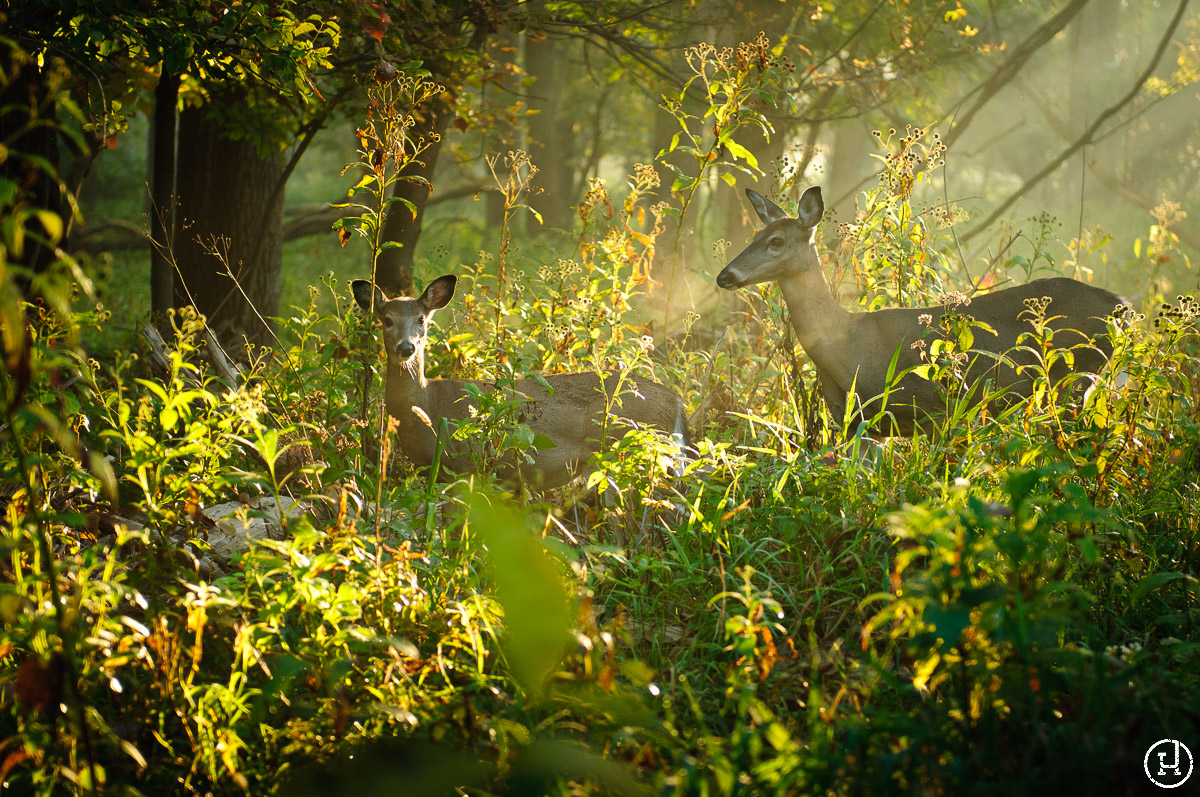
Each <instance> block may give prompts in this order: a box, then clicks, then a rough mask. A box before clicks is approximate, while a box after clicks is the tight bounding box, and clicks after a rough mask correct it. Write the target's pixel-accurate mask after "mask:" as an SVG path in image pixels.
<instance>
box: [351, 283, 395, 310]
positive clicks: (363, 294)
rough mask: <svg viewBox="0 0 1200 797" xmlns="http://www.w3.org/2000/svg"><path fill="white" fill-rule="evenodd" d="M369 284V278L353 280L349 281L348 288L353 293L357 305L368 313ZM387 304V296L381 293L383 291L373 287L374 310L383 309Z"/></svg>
mask: <svg viewBox="0 0 1200 797" xmlns="http://www.w3.org/2000/svg"><path fill="white" fill-rule="evenodd" d="M372 287H374V286H372V285H371V283H370V281H369V280H354V281H353V282H351V283H350V290H351V291H352V292H353V293H354V301H356V302H358V306H359V307H361V308H362V309H363V310H366V311H367V312H368V313H369V312H371V288H372ZM385 304H387V297H386V296H384V295H383V291H381V290H379V288H378V287H375V312H377V313H378V312H379V311H380V310H382V309H383V306H384V305H385Z"/></svg>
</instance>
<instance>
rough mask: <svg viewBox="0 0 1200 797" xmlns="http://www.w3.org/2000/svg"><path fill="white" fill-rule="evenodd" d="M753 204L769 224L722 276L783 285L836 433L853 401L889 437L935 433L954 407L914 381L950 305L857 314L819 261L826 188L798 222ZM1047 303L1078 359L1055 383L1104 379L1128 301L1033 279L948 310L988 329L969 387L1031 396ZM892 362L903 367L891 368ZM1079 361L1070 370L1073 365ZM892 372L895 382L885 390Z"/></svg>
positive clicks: (771, 206) (919, 379) (728, 285)
mask: <svg viewBox="0 0 1200 797" xmlns="http://www.w3.org/2000/svg"><path fill="white" fill-rule="evenodd" d="M746 196H747V197H748V198H749V200H750V203H751V205H752V206H753V207H754V210H755V212H756V213H757V214H758V217H759V218H760V219H761V220H762V222H763V224H765V225H766V226H765V227H763V228H762V229H761V230H759V232H758V233H757V234H756V235H755V236H754V239H753V240H752V241H751V243H750V244H749V246H747V247H746V249H745V250H744V251H742V252H741V254H739V255H738V256H737V257H735V258H734V259H733V260H732V261H730V262H729V264H728V265H726V266H725V268H724V269H723V270H722V271H721V273H720V274H718V275H717V285H718V286H720V287H721V288H724V289H726V290H734V289H737V288H744V287H746V286H749V285H757V284H759V283H763V282H772V281H774V282H778V283H779V287H780V289H781V291H782V293H783V300H784V302H785V303H786V304H787V307H788V314H789V315H790V316H791V323H792V328H793V329H794V330H795V332H796V337H797V339H798V340H799V342H800V345H801V347H802V348H803V349H804V351H805V353H806V354H807V355H808V357H809V359H811V360H812V362H813V364H814V365H815V366H816V369H817V374H818V376H819V378H820V383H821V395H822V396H823V398H824V399H825V404H826V406H827V408H828V410H829V414H830V417H831V418H832V419H833V420H834V422H835V424H840V423H841V422H842V419H843V418H845V417H846V408H847V401H851V402H853V404H852V405H851V410H852V411H853V412H854V413H855V414H856V415H857V417H858V418H859V419H860V420H865V419H870V418H873V417H875V413H864V412H863V408H864V407H866V406H867V405H868V404H870V403H872V402H875V407H876V408H878V407H879V406H880V404H881V403H882V399H883V397H885V396H886V406H885V407H883V409H884V414H883V419H884V420H883V421H882V423H877V424H875V428H877V429H878V428H879V427H880V426H881V425H882V426H883V427H884V428H883V430H882V431H884V432H885V433H887V434H892V435H900V436H912V435H913V434H914V433H915V432H916V431H918V430H922V429H926V430H927V429H930V428H932V427H933V425H934V424H933V422H932V421H933V419H934V418H935V417H936V416H937V415H938V414H940V413H942V412H944V411H945V409H946V405H945V398H944V391H940V390H939V389H938V388H939V386H938V384H937V382H936V381H933V380H930V379H926V378H924V377H923V376H921V375H920V374H918V373H916V372H914V371H913V370H911V369H914V368H916V367H918V366H920V365H921V364H922V359H921V356H922V346H921V344H920V343H917V344H916V345H915V346H914V343H915V342H916V341H918V340H919V339H920V338H921V337H922V334H923V333H925V332H926V328H927V327H932V328H933V329H937V328H938V324H939V322H940V321H941V320H942V317H943V316H944V314H945V313H946V312H947V311H948V308H947V307H946V306H941V307H923V308H921V307H916V308H887V309H882V310H876V311H873V312H852V311H850V310H847V309H845V308H843V307H842V306H841V305H840V304H839V303H838V301H837V299H835V298H834V296H833V292H832V291H831V290H830V289H829V284H828V283H827V282H826V280H825V275H824V273H823V272H822V269H821V260H820V258H819V256H818V254H817V249H816V245H815V242H814V237H815V236H814V233H815V230H816V227H817V224H818V223H819V222H820V221H821V217H822V215H823V214H824V212H825V203H824V201H823V200H822V198H821V189H820V187H818V186H813V187H811V188H809V189H808V190H806V191H805V192H804V194H803V196H801V198H800V203H799V207H798V209H797V213H796V216H795V217H792V216H789V215H788V214H787V212H786V211H784V210H783V208H781V207H780V206H779V205H777V204H776V203H774V202H772V201H771V200H769V199H767V198H766V197H764V196H762V195H761V194H759V193H758V192H757V191H755V190H753V189H747V190H746ZM1043 297H1048V298H1049V305H1048V306H1047V307H1046V309H1045V318H1046V319H1047V320H1048V324H1047V326H1048V328H1049V329H1050V330H1052V331H1053V346H1054V348H1055V349H1070V351H1071V356H1070V357H1069V358H1068V357H1058V358H1055V361H1054V363H1053V365H1052V366H1051V368H1050V370H1049V377H1050V380H1051V382H1052V383H1053V384H1054V385H1066V384H1070V383H1073V382H1078V381H1086V382H1087V383H1088V384H1091V383H1092V381H1093V379H1094V377H1090V376H1089V375H1094V374H1097V373H1098V372H1100V371H1102V370H1103V368H1104V366H1105V365H1106V364H1107V362H1108V360H1109V358H1110V357H1111V356H1112V351H1113V347H1112V342H1111V340H1109V338H1108V336H1107V331H1108V326H1107V321H1106V319H1107V318H1108V317H1109V316H1111V315H1114V313H1120V312H1123V311H1122V310H1117V308H1118V307H1128V302H1126V301H1125V300H1124V299H1122V298H1121V297H1120V296H1117V295H1116V294H1115V293H1111V292H1110V291H1107V290H1104V289H1103V288H1099V287H1096V286H1093V285H1088V284H1086V283H1083V282H1079V281H1078V280H1074V279H1070V278H1067V277H1053V278H1047V279H1037V280H1033V281H1031V282H1029V283H1026V284H1024V285H1018V286H1016V287H1012V288H1005V289H1003V290H998V291H994V292H991V293H985V294H982V295H977V296H975V297H973V298H972V299H971V300H970V303H969V304H968V305H963V306H959V307H954V308H949V309H950V310H953V311H954V312H958V313H960V314H962V315H969V316H971V317H973V318H974V320H975V321H977V322H982V323H984V324H987V325H988V326H989V327H991V329H992V330H994V334H992V333H991V332H989V331H987V330H986V329H985V328H982V327H979V328H976V329H974V330H972V331H973V337H974V345H973V348H972V349H971V352H970V354H971V355H972V357H973V359H972V360H971V362H970V365H969V367H968V368H967V369H966V372H965V379H964V382H963V385H964V387H968V388H969V387H971V386H974V385H978V384H980V383H981V382H983V381H985V380H988V379H990V380H991V381H992V393H991V396H990V397H997V398H1003V400H1006V401H1011V400H1012V399H1019V398H1021V397H1027V396H1029V395H1030V394H1031V393H1032V391H1033V389H1034V384H1035V379H1036V376H1037V368H1036V365H1037V362H1038V355H1037V353H1036V352H1035V351H1034V350H1033V349H1034V347H1033V346H1032V344H1031V343H1029V342H1028V340H1026V339H1023V338H1022V335H1023V334H1024V333H1027V332H1033V330H1034V327H1033V325H1032V324H1031V323H1030V320H1031V311H1030V304H1029V302H1035V303H1036V302H1040V301H1043ZM893 358H894V359H895V363H894V365H893ZM1068 360H1070V361H1071V362H1070V364H1068ZM889 371H890V372H891V373H892V375H893V381H892V384H891V385H890V386H889V385H888V374H889Z"/></svg>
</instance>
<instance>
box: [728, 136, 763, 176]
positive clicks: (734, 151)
mask: <svg viewBox="0 0 1200 797" xmlns="http://www.w3.org/2000/svg"><path fill="white" fill-rule="evenodd" d="M721 143H723V144H724V145H725V148H726V149H728V150H729V154H730V155H733V156H734V157H735V158H741V159H742V160H744V161H745V162H746V163H747V165H749V166H750V168H751V169H755V170H757V169H758V158H756V157H754V155H753V154H751V152H750V150H748V149H746V148H745V147H743V146H742V145H741V144H739V143H737V142H736V141H734V140H733V139H732V138H727V139H725V140H724V141H722V142H721Z"/></svg>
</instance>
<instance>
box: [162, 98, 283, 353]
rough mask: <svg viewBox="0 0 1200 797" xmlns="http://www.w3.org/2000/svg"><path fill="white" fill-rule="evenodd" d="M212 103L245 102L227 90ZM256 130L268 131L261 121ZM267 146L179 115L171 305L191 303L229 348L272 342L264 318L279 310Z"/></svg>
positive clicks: (271, 158)
mask: <svg viewBox="0 0 1200 797" xmlns="http://www.w3.org/2000/svg"><path fill="white" fill-rule="evenodd" d="M213 101H214V102H221V103H243V104H244V103H246V102H247V98H246V97H245V96H244V95H239V93H238V92H236V91H235V92H230V93H226V94H223V95H221V96H219V97H214V100H213ZM261 129H270V128H269V122H267V123H264V125H263V126H262V128H261ZM256 139H258V141H257V142H256ZM258 142H262V144H263V146H262V147H261V149H260V146H259V145H258ZM273 143H274V142H271V141H265V142H263V141H262V138H261V137H259V136H252V137H246V136H243V137H241V138H238V139H235V138H233V137H231V135H230V134H229V133H228V132H227V131H226V130H225V129H224V127H223V126H222V124H221V123H220V122H219V121H218V120H216V119H214V118H212V116H211V115H210V114H209V112H208V109H207V108H204V107H199V108H187V109H185V110H184V111H183V113H182V114H181V115H180V124H179V162H180V163H182V164H186V166H187V168H184V169H181V170H180V171H179V174H178V177H177V189H178V197H179V205H178V218H179V225H178V228H179V232H178V235H177V236H176V241H175V255H176V262H177V263H178V264H179V269H180V276H181V281H180V282H177V284H176V293H175V303H176V305H177V306H179V305H184V304H189V303H194V304H195V306H196V309H197V310H199V311H200V312H201V313H203V314H204V315H205V316H207V318H208V321H209V325H210V326H211V327H212V328H213V329H214V330H215V331H216V332H217V334H218V335H219V336H221V337H222V338H223V339H225V340H229V341H234V340H237V339H238V338H241V337H245V339H246V340H248V341H249V342H251V343H254V344H258V345H268V344H270V343H272V342H273V334H272V333H273V330H272V328H271V324H270V322H269V321H265V320H264V319H268V318H270V317H271V316H274V315H276V314H277V312H278V308H279V273H280V265H281V262H282V239H283V236H282V222H283V194H284V192H283V191H277V190H276V187H277V185H278V183H279V179H280V176H281V174H282V171H283V156H282V153H281V151H279V150H278V149H275V148H274V147H272V146H271V145H272V144H273ZM261 150H269V151H266V152H263V151H261ZM214 253H215V254H214ZM217 255H220V256H219V257H218V256H217ZM230 274H232V275H233V276H234V277H236V282H235V280H234V279H232V278H231V276H230ZM239 286H240V290H239ZM243 292H244V294H245V295H243ZM247 299H248V300H249V301H247ZM251 303H252V304H251Z"/></svg>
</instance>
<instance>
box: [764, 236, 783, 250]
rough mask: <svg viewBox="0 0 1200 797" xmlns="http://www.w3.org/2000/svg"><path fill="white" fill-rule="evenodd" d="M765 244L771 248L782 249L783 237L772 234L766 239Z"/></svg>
mask: <svg viewBox="0 0 1200 797" xmlns="http://www.w3.org/2000/svg"><path fill="white" fill-rule="evenodd" d="M767 246H768V247H770V248H771V249H782V248H783V238H781V237H779V236H778V235H772V236H771V237H770V238H769V239H768V240H767Z"/></svg>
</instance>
